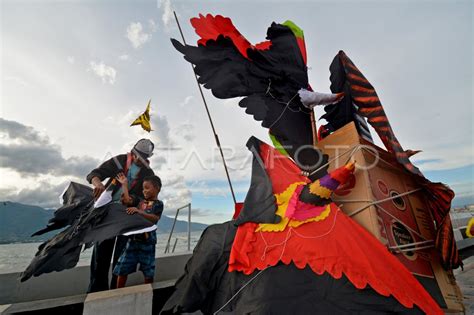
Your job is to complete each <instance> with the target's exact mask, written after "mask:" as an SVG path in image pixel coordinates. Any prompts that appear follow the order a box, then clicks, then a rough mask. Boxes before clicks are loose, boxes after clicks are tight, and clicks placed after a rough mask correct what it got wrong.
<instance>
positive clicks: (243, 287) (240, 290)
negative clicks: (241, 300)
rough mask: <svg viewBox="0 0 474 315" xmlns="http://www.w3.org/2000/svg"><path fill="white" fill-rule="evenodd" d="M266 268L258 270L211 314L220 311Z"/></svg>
mask: <svg viewBox="0 0 474 315" xmlns="http://www.w3.org/2000/svg"><path fill="white" fill-rule="evenodd" d="M267 268H268V267H266V268H265V269H262V270H260V271H259V272H258V273H257V274H256V275H255V276H253V277H252V279H250V280H249V281H247V283H245V284H244V285H243V286H242V287H241V288H240V289H239V290H238V291H237V292H236V293H235V294H234V295H233V296H232V297H231V298H230V299H229V300H228V301H227V302H226V303H225V304H224V305H222V307H221V308H219V309H218V310H217V311H215V312H214V313H213V314H214V315H216V314H217V313H219V312H220V311H222V310H223V309H224V308H225V307H226V306H227V305H228V304H229V303H230V302H231V301H232V300H233V299H234V298H235V297H236V296H237V295H238V294H239V293H240V291H242V290H243V289H245V287H246V286H247V285H249V284H250V283H251V282H252V281H253V280H255V279H256V278H257V277H258V276H259V275H260V274H261V273H262V272H264V271H265V270H266V269H267Z"/></svg>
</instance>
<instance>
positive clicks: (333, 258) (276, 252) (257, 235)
mask: <svg viewBox="0 0 474 315" xmlns="http://www.w3.org/2000/svg"><path fill="white" fill-rule="evenodd" d="M254 154H258V155H259V158H260V159H261V161H262V163H263V165H264V167H265V169H266V170H268V175H269V178H270V180H271V183H272V187H273V191H274V194H275V195H276V199H277V203H278V204H279V206H281V203H282V202H285V201H283V199H282V198H279V196H281V195H284V194H285V193H286V191H288V189H289V187H291V186H292V184H294V183H295V182H298V183H302V184H303V185H305V183H308V180H307V179H306V178H304V177H303V176H301V175H299V174H300V172H298V170H297V169H295V168H294V166H295V165H294V163H293V162H292V161H291V160H290V159H288V158H286V157H284V156H282V155H281V154H280V153H279V152H278V151H277V150H275V149H273V148H271V147H270V146H268V145H266V144H264V143H261V144H260V146H259V151H258V152H257V153H256V152H254ZM349 167H350V168H352V170H353V165H352V166H349ZM343 168H344V167H343ZM343 168H341V170H339V169H338V170H336V171H333V173H334V174H333V175H331V174H329V175H327V176H330V177H331V178H332V182H329V181H326V182H321V184H318V186H319V185H320V186H322V187H323V188H322V191H323V192H324V191H327V190H328V189H329V190H330V191H333V190H334V189H336V188H337V187H332V186H337V184H336V185H333V184H334V182H336V183H338V181H334V180H335V179H340V180H342V179H344V178H347V177H348V176H346V175H347V174H345V175H344V174H343V172H342V169H343ZM349 170H350V169H349ZM346 171H347V170H346ZM331 178H330V179H331ZM308 185H310V186H311V185H312V184H311V183H309V184H308ZM331 185H332V186H331ZM310 189H313V188H310ZM313 190H314V189H313ZM303 204H304V207H305V209H304V210H306V211H307V210H308V209H306V208H308V206H311V205H310V204H309V203H303ZM313 207H314V208H315V209H316V210H318V209H320V208H321V207H318V206H313ZM316 212H317V213H318V214H320V212H321V211H319V210H318V211H316ZM277 214H279V211H278V210H277ZM280 215H281V213H280ZM282 221H283V219H282ZM270 225H271V224H270ZM280 225H281V223H280ZM259 226H260V227H262V226H267V227H268V226H269V225H268V224H257V223H253V222H247V223H244V224H242V225H240V226H239V227H238V229H237V233H236V236H235V239H234V243H233V245H232V249H231V252H230V258H229V268H228V271H229V272H232V271H240V272H243V273H244V274H246V275H249V274H251V273H253V272H254V271H256V270H263V269H265V268H267V267H271V266H275V265H277V264H278V263H280V262H282V263H284V264H285V265H289V264H290V263H293V264H294V265H295V266H296V267H297V268H299V269H304V268H305V267H306V266H310V268H311V269H312V270H313V272H314V273H316V274H318V275H321V274H323V273H325V272H327V273H329V274H330V275H331V276H332V277H334V278H336V279H339V278H341V276H342V275H343V274H344V275H345V276H346V277H347V278H348V279H349V281H351V283H352V284H353V285H354V286H355V287H357V288H359V289H363V288H365V287H366V286H367V285H370V287H372V288H373V289H374V290H375V291H376V292H378V293H379V294H381V295H383V296H389V295H392V296H394V297H395V298H396V299H397V300H398V301H399V302H400V303H401V304H402V305H404V306H405V307H408V308H411V307H413V305H414V304H416V305H417V306H418V307H419V308H420V309H422V310H423V311H424V312H426V313H427V314H443V312H442V311H441V309H440V308H439V306H438V305H437V304H436V302H435V301H434V300H433V299H432V297H431V296H430V295H429V293H428V292H427V291H426V290H425V289H424V288H423V287H422V286H421V285H420V283H419V282H418V281H417V280H416V279H415V278H414V277H413V275H412V274H411V273H410V272H409V271H408V269H406V267H404V266H403V265H402V263H401V262H400V261H399V260H398V259H397V258H396V257H394V256H393V255H392V254H391V253H390V252H389V251H388V250H387V249H386V248H385V247H384V246H383V245H382V244H381V243H380V242H379V241H378V240H377V239H376V238H375V237H374V236H372V235H371V234H370V233H369V232H367V231H366V230H365V229H364V228H362V227H361V226H360V225H359V224H357V223H356V222H355V221H353V220H352V219H350V218H349V217H348V216H346V215H345V214H344V213H343V212H342V211H341V210H340V209H339V208H338V207H337V206H336V204H334V203H330V204H329V207H328V210H327V213H326V215H325V216H320V217H319V219H318V220H317V221H312V222H307V223H304V224H300V225H298V226H295V225H293V226H292V225H291V223H290V224H288V225H286V227H284V229H283V230H281V231H277V230H276V229H273V230H272V231H264V230H263V231H262V230H261V229H260V230H259ZM275 226H277V224H275Z"/></svg>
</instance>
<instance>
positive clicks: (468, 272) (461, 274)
mask: <svg viewBox="0 0 474 315" xmlns="http://www.w3.org/2000/svg"><path fill="white" fill-rule="evenodd" d="M463 262H464V271H462V270H461V268H459V269H457V270H455V271H454V276H455V277H456V281H457V283H458V285H459V288H460V289H461V292H462V294H463V296H464V300H463V302H464V307H465V308H466V313H465V314H474V256H471V257H469V258H467V259H466V260H464V261H463Z"/></svg>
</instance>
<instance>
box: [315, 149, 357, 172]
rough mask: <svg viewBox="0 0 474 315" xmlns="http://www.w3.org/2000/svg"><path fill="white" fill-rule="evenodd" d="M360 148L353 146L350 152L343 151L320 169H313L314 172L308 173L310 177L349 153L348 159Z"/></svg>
mask: <svg viewBox="0 0 474 315" xmlns="http://www.w3.org/2000/svg"><path fill="white" fill-rule="evenodd" d="M361 147H362V146H361V145H358V146H355V147H354V148H352V151H350V150H347V151H345V152H344V153H341V154H339V155H338V156H336V157H334V158H332V159H331V160H329V161H328V162H327V163H326V164H323V165H321V166H320V167H318V168H317V169H315V170H314V171H312V172H311V173H310V175H313V174H315V173H316V172H319V171H320V170H322V169H323V168H325V167H326V166H329V164H331V163H332V162H334V161H335V160H337V159H339V158H340V157H342V156H344V155H346V154H347V153H349V152H351V155H350V156H349V159H350V158H351V157H352V156H353V155H354V153H355V151H356V150H358V149H360V148H361Z"/></svg>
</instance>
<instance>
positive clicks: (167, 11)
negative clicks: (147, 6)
mask: <svg viewBox="0 0 474 315" xmlns="http://www.w3.org/2000/svg"><path fill="white" fill-rule="evenodd" d="M158 8H160V9H162V11H163V14H162V15H161V20H162V21H163V25H164V26H165V28H168V27H169V26H170V24H171V21H172V20H173V8H172V6H171V0H158Z"/></svg>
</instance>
